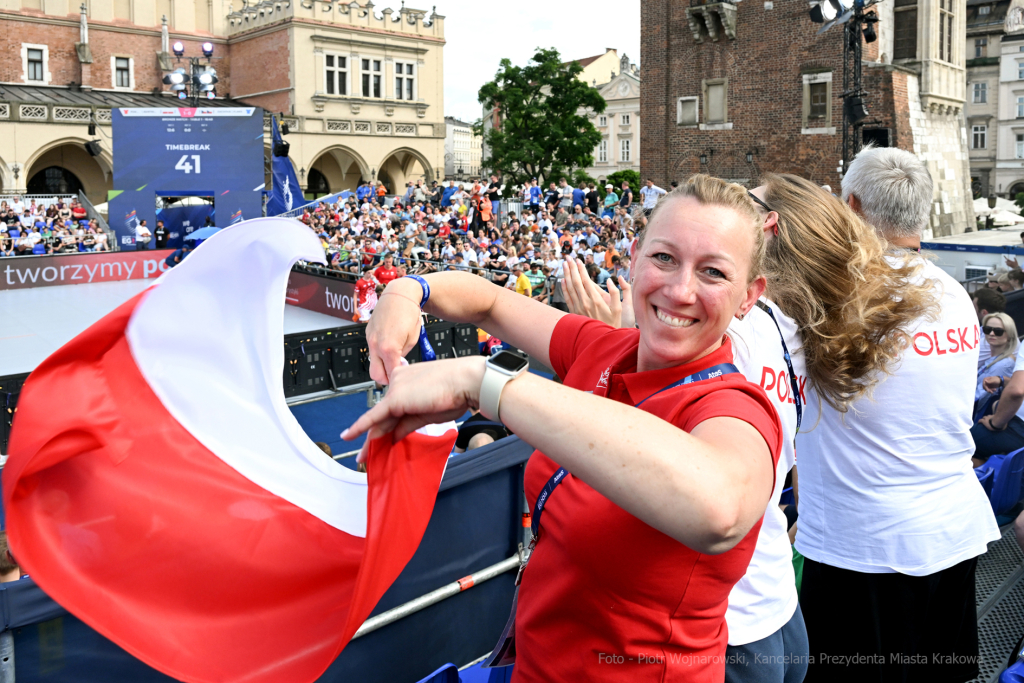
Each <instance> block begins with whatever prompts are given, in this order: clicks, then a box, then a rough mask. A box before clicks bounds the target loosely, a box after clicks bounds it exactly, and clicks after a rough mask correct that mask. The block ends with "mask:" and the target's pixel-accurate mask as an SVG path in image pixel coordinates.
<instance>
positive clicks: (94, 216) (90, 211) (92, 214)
mask: <svg viewBox="0 0 1024 683" xmlns="http://www.w3.org/2000/svg"><path fill="white" fill-rule="evenodd" d="M78 203H79V204H81V205H82V208H84V209H85V215H86V216H88V217H89V220H94V221H96V225H98V226H100V230H102V231H103V232H104V233H106V235H107V251H121V245H120V244H118V243H117V235H115V234H114V231H113V230H111V229H110V225H109V224H108V223H107V219H106V218H104V217H103V215H102V214H101V213H100V212H99V211H97V210H96V207H95V206H93V205H92V202H90V201H89V198H88V197H86V196H85V193H84V192H82V191H81V190H79V191H78Z"/></svg>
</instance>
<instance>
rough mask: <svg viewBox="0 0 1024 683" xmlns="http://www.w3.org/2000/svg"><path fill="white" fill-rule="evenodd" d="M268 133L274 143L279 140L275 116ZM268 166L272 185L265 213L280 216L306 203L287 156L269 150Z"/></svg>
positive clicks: (271, 120)
mask: <svg viewBox="0 0 1024 683" xmlns="http://www.w3.org/2000/svg"><path fill="white" fill-rule="evenodd" d="M270 133H271V135H272V136H273V140H274V144H273V145H272V146H271V150H273V149H274V146H276V145H277V143H278V142H281V132H280V131H279V130H278V128H277V117H276V116H272V117H270ZM270 167H271V171H272V173H273V178H274V179H273V187H272V191H271V193H270V196H269V197H268V198H267V215H268V216H280V215H281V214H282V213H287V212H288V211H291V210H292V209H294V208H296V207H299V206H302V205H303V204H305V203H306V198H305V197H304V196H303V195H302V186H300V185H299V179H298V177H297V176H296V175H295V167H294V166H292V162H291V159H289V158H288V157H279V156H274V154H273V152H271V160H270Z"/></svg>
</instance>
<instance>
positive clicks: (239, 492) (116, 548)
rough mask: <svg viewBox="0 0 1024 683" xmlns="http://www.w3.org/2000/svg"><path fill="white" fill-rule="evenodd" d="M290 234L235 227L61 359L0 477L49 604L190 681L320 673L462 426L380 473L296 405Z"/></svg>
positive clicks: (359, 619) (394, 565)
mask: <svg viewBox="0 0 1024 683" xmlns="http://www.w3.org/2000/svg"><path fill="white" fill-rule="evenodd" d="M323 257H324V253H323V250H322V249H321V247H320V244H319V240H318V239H317V238H316V236H315V235H314V234H313V233H312V232H311V231H310V230H309V228H307V227H305V226H303V225H302V224H301V223H299V222H298V221H294V220H291V219H281V218H266V219H258V220H252V221H248V222H246V223H243V224H239V225H235V226H231V227H229V228H226V229H224V230H222V231H221V232H219V233H217V235H216V236H214V237H213V238H211V239H209V240H207V241H206V242H205V243H203V244H202V245H201V246H200V247H199V248H197V249H196V250H195V251H194V252H193V253H192V254H191V255H190V256H189V257H188V258H187V259H185V260H184V261H183V262H182V263H181V264H180V265H179V266H177V267H176V268H174V269H173V270H171V271H169V272H167V273H166V274H165V275H163V276H162V277H161V278H160V279H159V280H157V281H156V283H155V284H154V285H153V286H152V287H150V288H149V289H147V290H146V291H144V292H142V293H141V294H139V295H138V296H136V297H135V298H133V299H132V300H131V301H128V302H127V303H125V304H124V305H122V306H121V307H120V308H118V309H117V310H115V311H113V312H112V313H111V314H110V315H108V316H106V317H105V318H103V319H102V320H100V321H99V322H98V323H96V324H95V325H93V326H92V327H91V328H89V329H88V330H86V331H85V332H83V333H82V334H81V335H79V336H78V337H77V338H75V339H74V340H72V341H71V342H69V343H68V344H67V345H66V346H64V347H63V348H61V349H60V350H58V351H57V352H56V353H54V354H53V355H52V356H50V357H49V358H48V359H47V360H46V361H45V362H44V363H43V364H42V365H40V366H39V368H37V369H36V371H35V372H33V373H32V375H31V377H30V378H29V380H28V382H27V383H26V385H25V388H24V391H23V393H22V394H21V400H20V402H19V405H18V413H17V418H16V420H15V422H14V431H13V434H12V439H11V444H10V459H9V460H8V462H7V465H6V467H5V468H4V469H5V471H4V476H3V496H4V505H5V508H6V510H7V524H8V532H9V535H10V543H11V547H12V551H13V553H14V555H15V556H16V557H17V558H18V561H19V563H21V564H22V566H23V567H24V568H25V570H26V571H28V572H29V573H30V574H31V575H32V577H33V578H34V579H35V580H36V582H37V583H38V584H39V585H40V586H41V587H42V588H43V590H44V591H46V592H47V593H48V594H49V595H50V596H51V597H53V598H54V599H55V600H56V601H57V602H59V603H60V604H61V605H63V606H64V607H65V608H67V609H68V610H70V611H71V612H72V613H73V614H75V615H76V616H78V617H80V618H81V619H82V620H83V621H85V622H86V623H87V624H89V625H90V626H92V627H93V628H94V629H96V630H97V631H99V632H100V633H102V634H103V635H104V636H106V637H108V638H110V639H111V640H113V641H114V642H115V643H117V644H118V645H120V646H121V647H123V648H124V649H126V650H127V651H128V652H130V653H131V654H133V655H135V656H136V657H138V658H139V659H141V660H142V661H144V662H146V663H148V664H150V665H151V666H153V667H155V668H157V669H159V670H160V671H162V672H164V673H166V674H168V675H170V676H173V677H175V678H178V679H180V680H183V681H196V682H207V681H245V682H250V681H251V682H263V681H266V682H270V681H273V682H275V683H279V682H280V681H288V682H289V683H291V682H301V681H312V680H315V679H316V678H317V677H318V676H319V675H320V674H321V673H322V672H323V671H324V670H325V669H326V668H327V666H328V665H329V664H330V663H331V662H332V661H333V660H334V659H335V658H336V657H337V655H338V653H340V652H341V650H342V648H343V647H344V646H345V645H346V644H347V643H348V641H349V639H351V637H352V635H353V634H354V633H355V632H356V630H357V629H358V628H359V626H360V625H361V624H362V623H363V621H364V620H365V619H366V618H367V616H369V614H370V612H371V610H372V609H373V607H374V605H376V603H377V601H378V600H379V599H380V597H381V596H382V595H383V594H384V592H385V591H386V590H387V588H388V587H389V586H390V585H391V583H392V582H393V581H394V580H395V578H396V577H397V576H398V575H399V573H400V572H401V571H402V569H403V568H404V567H405V565H406V563H407V562H408V561H409V559H410V558H411V557H412V555H413V553H414V552H415V550H416V547H417V546H418V545H419V542H420V539H421V538H422V536H423V532H424V530H425V529H426V526H427V521H428V520H429V518H430V514H431V511H432V510H433V506H434V499H435V497H436V495H437V490H438V486H439V485H440V482H441V477H442V475H443V474H444V469H445V465H446V463H447V458H448V454H449V453H450V451H451V447H452V445H453V444H454V441H455V429H454V424H453V423H449V424H448V425H443V426H436V425H435V426H434V428H433V429H432V430H430V429H428V430H425V431H424V432H420V433H416V434H412V435H410V436H408V437H407V438H405V439H403V440H402V441H401V442H399V443H397V444H393V443H392V441H391V438H390V437H389V436H388V437H383V438H381V439H378V440H376V441H374V442H372V443H371V446H370V454H369V469H370V473H371V476H370V477H369V481H368V480H367V476H366V475H364V474H359V473H357V472H354V471H352V470H349V469H347V468H345V467H343V466H342V465H340V464H338V463H337V462H335V461H334V460H332V459H331V458H330V457H329V456H327V455H325V454H324V453H323V452H321V451H320V449H319V448H317V447H316V445H315V444H313V443H312V442H311V441H310V440H309V439H308V438H307V437H306V436H305V434H304V433H303V431H302V429H301V428H300V427H299V424H298V423H297V422H296V420H295V418H294V417H292V414H291V413H290V412H289V410H288V407H287V405H286V404H285V400H284V393H283V390H282V386H281V382H282V376H283V369H284V347H283V343H282V337H283V333H284V329H283V328H284V321H283V318H284V316H283V308H284V298H285V292H286V289H287V284H288V273H289V271H290V269H291V266H292V264H293V263H294V262H295V261H296V260H298V259H303V260H306V261H317V262H322V261H323Z"/></svg>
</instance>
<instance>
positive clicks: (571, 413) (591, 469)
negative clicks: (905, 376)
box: [345, 175, 781, 681]
mask: <svg viewBox="0 0 1024 683" xmlns="http://www.w3.org/2000/svg"><path fill="white" fill-rule="evenodd" d="M761 224H762V220H761V217H760V216H759V215H758V214H757V213H756V211H754V209H753V206H752V205H751V204H750V202H749V200H748V199H747V195H746V191H745V190H744V189H743V188H741V187H739V186H737V185H732V184H729V183H725V182H724V181H721V180H717V179H714V178H709V177H707V176H702V175H699V176H694V177H692V178H690V179H689V181H687V182H686V183H684V184H683V185H682V186H680V187H679V188H677V189H676V190H674V191H673V192H671V193H670V194H669V195H667V196H666V197H665V198H663V199H662V200H661V201H660V202H659V203H658V207H657V208H656V209H655V211H654V213H653V214H652V216H651V220H650V224H649V226H648V228H647V231H646V233H645V234H644V235H643V236H642V237H641V241H640V243H639V245H638V247H637V251H636V257H635V259H634V264H633V272H634V282H633V306H634V310H635V312H636V320H637V324H638V327H639V329H614V328H612V327H609V326H607V325H604V324H602V323H600V322H597V321H594V320H589V319H587V318H583V317H580V316H574V315H568V314H565V313H562V312H561V311H558V310H557V309H554V308H550V307H548V306H544V305H543V304H539V303H538V302H536V301H533V300H530V299H527V298H525V297H517V296H515V294H514V293H511V292H508V291H507V290H504V289H502V288H499V287H496V286H494V285H492V284H490V283H488V282H486V281H484V280H482V279H480V278H476V277H473V276H471V275H467V274H464V273H437V274H432V275H430V276H428V279H426V280H424V279H422V278H418V279H417V278H399V279H398V280H396V281H394V282H393V283H391V284H390V285H389V286H388V287H387V289H386V290H385V292H384V294H383V295H382V296H381V299H380V303H379V304H378V306H377V309H376V310H375V312H374V315H373V318H372V320H371V322H370V326H369V328H368V330H367V337H368V341H369V349H370V357H371V374H372V376H373V377H374V379H376V380H378V381H382V382H385V383H389V384H390V385H391V388H390V389H389V391H388V393H387V395H386V396H385V398H384V400H383V401H382V402H381V403H379V404H378V405H377V406H375V407H374V408H373V409H371V410H370V411H368V412H367V413H366V414H365V415H363V417H361V418H360V419H359V420H358V421H357V422H356V423H355V424H354V425H353V426H352V428H351V429H350V430H348V432H347V433H346V434H345V436H346V438H354V437H355V436H357V435H358V434H360V433H362V432H364V431H367V430H369V431H370V432H371V436H376V435H378V434H381V433H385V432H388V431H391V430H394V431H395V437H396V438H402V437H403V436H404V435H405V434H407V433H409V432H410V431H411V430H414V429H416V428H417V427H419V426H421V425H423V424H427V423H430V422H436V421H439V420H442V419H451V418H452V417H457V416H458V415H461V414H462V413H463V412H464V411H465V409H466V408H467V406H474V407H476V406H479V407H480V408H481V411H482V412H484V414H485V415H486V416H487V417H489V418H491V419H500V420H501V421H502V422H504V423H505V424H506V425H507V426H508V427H509V428H510V429H511V430H512V431H513V432H514V433H516V434H517V435H519V436H520V437H521V438H522V439H523V440H524V441H527V442H528V443H530V444H532V445H533V446H534V447H535V448H537V449H538V450H537V451H536V452H535V453H534V455H533V457H532V458H531V459H530V462H529V464H528V466H527V469H526V494H527V498H528V500H529V502H530V504H531V506H535V505H536V506H537V507H535V510H536V512H539V513H542V516H540V515H538V514H535V520H536V521H537V522H538V536H537V537H536V545H535V549H534V552H533V554H532V557H531V559H530V562H529V564H528V565H527V567H526V569H525V571H524V572H523V575H522V583H521V586H520V592H519V596H518V614H517V615H516V621H515V630H514V633H515V652H516V656H517V659H516V667H515V673H514V679H515V680H517V681H541V680H543V681H551V680H558V681H577V680H630V681H635V680H636V681H666V680H672V681H720V680H722V678H723V677H724V668H725V664H724V655H725V647H726V640H727V631H726V625H725V619H724V615H725V610H726V605H727V600H728V596H729V591H730V589H731V588H732V586H733V585H734V584H735V583H736V582H737V581H738V580H739V579H740V577H742V576H743V573H744V571H745V569H746V567H747V564H748V563H749V561H750V556H751V554H752V553H753V550H754V545H755V541H756V539H757V532H758V530H759V528H760V520H761V516H762V514H763V513H764V510H765V507H766V505H767V503H768V498H769V495H770V494H771V491H772V487H773V484H774V471H775V463H776V462H777V459H778V457H779V451H780V448H781V429H780V426H779V419H778V415H777V414H776V413H775V410H774V408H773V407H772V405H771V403H770V402H769V401H768V399H767V397H766V396H765V395H764V393H763V392H762V390H761V389H760V387H758V386H756V385H753V384H751V383H749V382H747V381H746V380H745V379H744V378H743V376H742V375H741V374H739V373H738V372H736V371H735V367H734V366H732V364H731V363H732V346H731V343H730V340H729V338H728V337H726V336H725V330H726V328H727V327H728V324H729V321H730V320H731V319H732V318H733V317H734V316H737V317H742V316H744V315H745V314H746V313H747V312H748V311H749V310H750V309H751V308H752V307H753V306H754V304H755V302H756V300H757V298H758V296H759V295H760V294H761V292H762V291H763V290H764V284H765V281H764V278H763V277H762V276H761V273H760V266H761V258H762V255H763V252H764V241H763V240H764V238H763V234H762V232H761ZM566 272H567V273H569V275H568V279H567V280H566V281H565V282H564V283H563V284H564V285H565V286H568V287H576V286H582V284H583V283H582V282H578V281H577V280H578V278H577V279H575V280H574V278H573V275H572V274H573V273H576V272H577V269H571V268H567V269H566ZM420 307H423V309H424V310H426V311H427V312H429V313H431V314H433V315H436V316H438V317H440V318H443V319H446V320H451V321H458V322H471V323H474V324H477V325H479V326H480V327H482V328H483V329H485V330H486V331H487V332H489V333H491V334H493V335H496V336H498V337H499V338H501V339H503V340H507V341H509V342H510V343H511V344H513V345H515V346H516V347H517V348H520V349H523V350H524V351H526V352H528V353H529V354H530V356H532V357H533V358H536V359H537V360H539V361H540V362H541V363H543V364H545V365H548V366H550V367H551V368H552V369H553V370H554V371H555V372H556V373H557V374H558V375H559V376H560V377H561V378H562V379H563V382H564V384H562V385H559V384H556V383H554V382H549V381H547V380H545V379H542V378H540V377H538V376H537V375H532V374H529V373H522V374H519V373H518V372H517V371H508V368H504V370H503V368H501V367H496V365H498V363H497V362H496V361H492V362H491V363H489V364H488V363H485V359H484V358H482V357H467V358H461V359H457V360H449V361H438V362H434V363H420V364H417V365H413V366H409V367H403V366H401V358H402V357H403V355H404V354H405V353H406V352H408V350H409V349H411V348H412V346H413V345H414V344H415V343H416V341H417V339H418V336H419V326H420V319H419V313H420ZM508 363H509V361H506V365H508ZM511 364H512V365H514V361H512V362H511ZM499 413H500V414H499ZM370 468H371V470H372V468H373V465H372V463H371V464H370ZM538 499H539V500H540V501H542V503H543V505H540V504H538ZM538 517H539V519H537V518H538Z"/></svg>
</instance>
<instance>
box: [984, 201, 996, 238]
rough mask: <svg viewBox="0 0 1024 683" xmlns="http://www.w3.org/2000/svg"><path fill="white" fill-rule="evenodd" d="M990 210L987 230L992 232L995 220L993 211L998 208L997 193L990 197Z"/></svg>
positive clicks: (986, 225)
mask: <svg viewBox="0 0 1024 683" xmlns="http://www.w3.org/2000/svg"><path fill="white" fill-rule="evenodd" d="M988 208H989V212H988V215H987V216H985V229H986V230H991V229H992V220H993V219H992V211H994V210H995V208H996V195H995V193H991V194H989V196H988Z"/></svg>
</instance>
